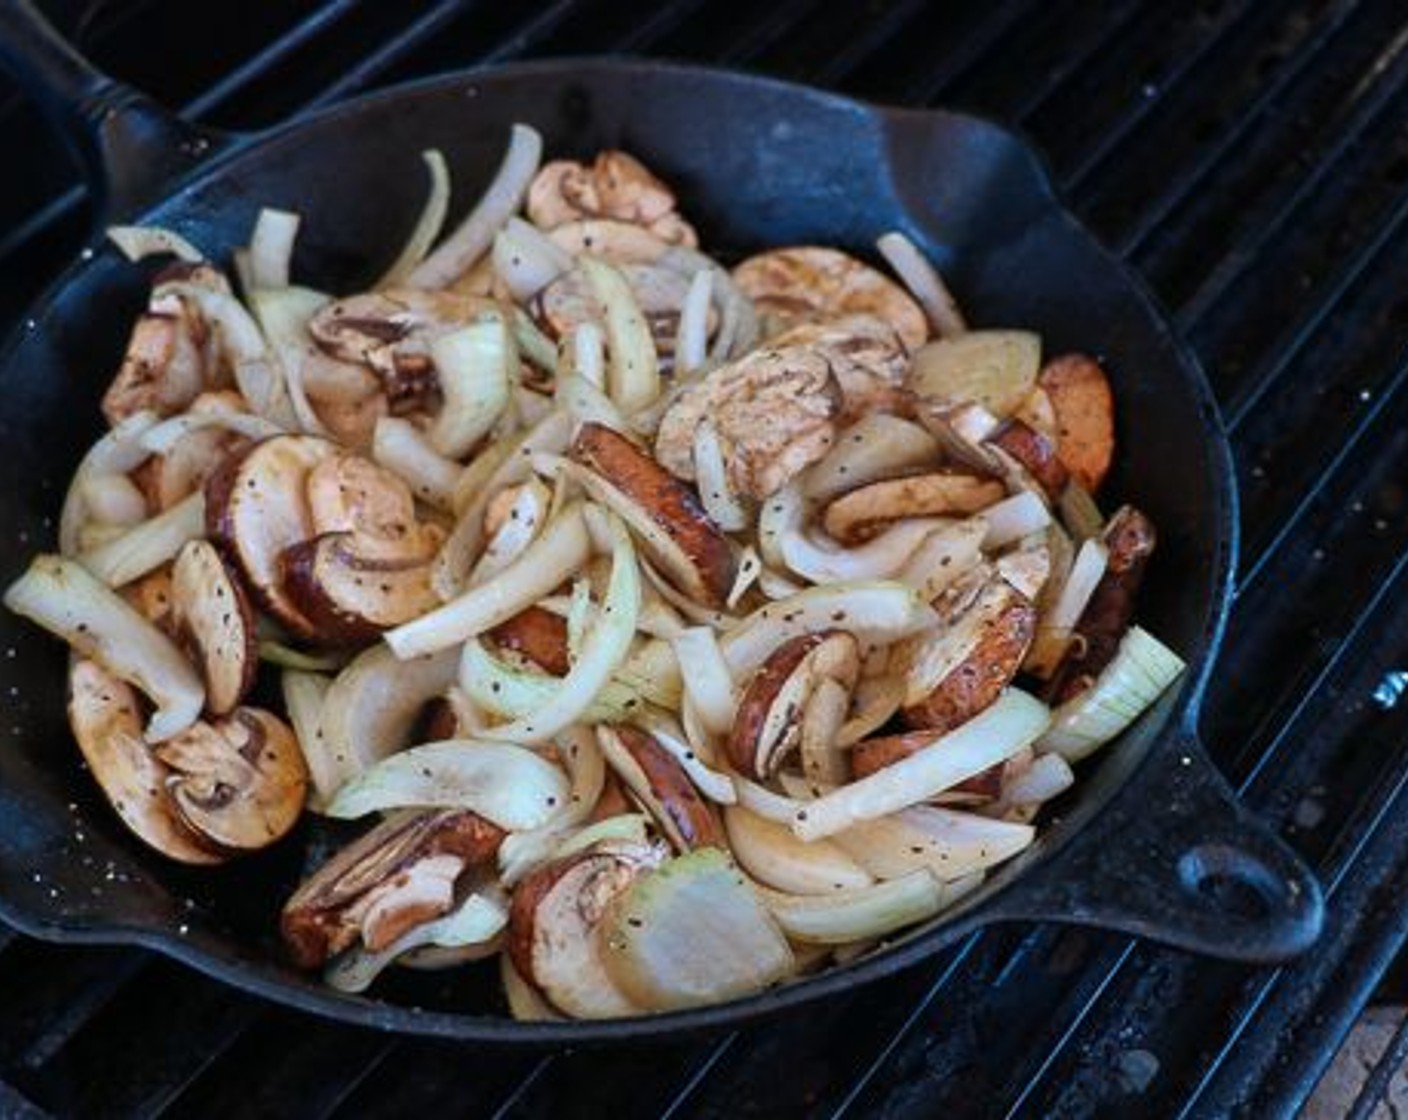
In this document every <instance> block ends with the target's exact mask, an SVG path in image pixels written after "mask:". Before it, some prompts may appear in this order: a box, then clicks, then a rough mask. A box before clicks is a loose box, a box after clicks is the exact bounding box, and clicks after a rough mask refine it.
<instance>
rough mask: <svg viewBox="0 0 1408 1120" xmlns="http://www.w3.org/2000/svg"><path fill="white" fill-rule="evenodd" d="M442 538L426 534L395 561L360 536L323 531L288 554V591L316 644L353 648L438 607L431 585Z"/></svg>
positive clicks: (283, 564)
mask: <svg viewBox="0 0 1408 1120" xmlns="http://www.w3.org/2000/svg"><path fill="white" fill-rule="evenodd" d="M426 528H427V529H428V528H431V527H429V526H427V527H426ZM439 539H440V538H439V536H438V532H436V533H428V534H426V535H425V536H424V537H422V538H421V539H418V540H417V541H415V542H414V546H415V547H414V550H413V551H411V552H410V553H409V554H406V555H402V556H399V557H397V556H394V555H391V554H389V553H388V552H387V551H385V550H384V549H373V550H371V551H370V552H369V551H368V550H367V548H366V538H365V537H364V536H362V535H360V534H357V533H324V534H323V535H322V536H320V537H314V538H313V539H312V540H310V541H304V542H302V543H301V544H296V545H292V546H291V547H289V548H287V549H285V550H284V553H283V556H282V559H281V571H282V578H283V583H284V589H285V591H286V593H287V594H288V596H289V597H290V598H291V599H292V600H293V602H294V603H295V604H297V606H298V610H299V613H300V614H301V615H302V616H303V617H304V618H306V619H307V620H308V621H309V623H310V624H311V625H312V629H313V634H314V636H315V638H316V640H317V641H318V642H320V643H322V644H325V645H341V644H353V645H354V644H356V643H358V642H362V641H366V640H369V639H371V638H375V637H376V636H377V635H378V634H380V633H381V632H382V631H383V630H389V629H391V627H393V626H399V625H401V623H403V622H409V621H411V619H413V618H419V617H420V616H421V615H423V614H425V613H426V612H427V611H430V610H433V609H434V608H435V607H438V606H439V605H440V597H439V596H438V595H436V593H435V589H434V588H433V587H432V586H431V582H430V576H431V566H432V563H433V561H434V559H435V547H434V546H435V544H436V543H437V542H438V541H439ZM427 545H429V547H428V548H427V547H426V546H427Z"/></svg>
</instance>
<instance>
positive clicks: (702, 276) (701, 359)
mask: <svg viewBox="0 0 1408 1120" xmlns="http://www.w3.org/2000/svg"><path fill="white" fill-rule="evenodd" d="M715 275H716V270H715V269H712V268H701V269H700V270H699V271H698V272H696V273H695V274H694V278H693V279H692V280H690V282H689V290H688V291H687V292H685V296H684V302H683V303H682V304H681V305H680V325H679V330H678V331H677V332H676V334H675V376H676V377H677V378H678V377H683V376H685V375H686V374H690V373H693V372H694V371H695V370H697V369H699V368H700V367H701V366H702V365H703V364H704V363H705V361H706V360H707V359H708V357H709V308H710V305H711V303H712V302H713V298H714V276H715Z"/></svg>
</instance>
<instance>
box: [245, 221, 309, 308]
mask: <svg viewBox="0 0 1408 1120" xmlns="http://www.w3.org/2000/svg"><path fill="white" fill-rule="evenodd" d="M301 221H302V219H301V218H300V217H299V216H298V215H297V214H295V213H293V212H291V211H289V210H276V209H274V208H272V207H269V206H266V207H264V208H263V209H261V210H260V211H259V217H258V218H256V219H255V221H254V232H253V233H252V234H250V237H249V280H250V286H251V287H252V288H254V289H255V290H260V289H268V288H287V287H288V285H289V265H290V262H291V261H292V260H293V243H294V241H295V240H296V239H297V238H298V226H299V223H300V222H301Z"/></svg>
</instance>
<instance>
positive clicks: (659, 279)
mask: <svg viewBox="0 0 1408 1120" xmlns="http://www.w3.org/2000/svg"><path fill="white" fill-rule="evenodd" d="M617 267H618V268H619V269H620V271H621V274H622V275H623V276H624V277H625V278H626V283H627V284H628V285H629V286H630V289H631V294H632V295H633V296H634V297H635V300H636V304H637V305H638V306H639V307H640V310H641V314H642V315H644V316H645V321H646V324H647V325H648V326H649V327H650V336H651V338H653V339H654V340H655V349H656V350H657V351H658V352H659V354H660V357H661V358H662V359H669V358H672V357H673V355H674V350H675V335H676V334H677V333H678V331H679V321H680V308H681V306H682V305H683V304H684V298H685V296H686V295H687V294H688V292H689V283H690V278H689V277H688V276H686V275H685V274H684V273H683V272H680V271H678V270H677V269H672V268H666V267H665V266H663V265H658V264H622V265H618V266H617ZM533 311H534V317H535V318H536V319H537V320H538V321H539V322H540V323H541V324H542V325H543V327H544V329H546V330H547V331H548V333H549V334H551V335H552V336H553V337H554V338H559V339H562V338H567V337H569V336H570V335H571V334H572V332H573V331H574V330H576V328H577V327H579V326H581V325H582V324H583V323H599V322H601V319H602V311H601V304H600V303H599V302H598V300H597V298H596V297H595V296H594V295H593V294H592V288H591V283H590V281H588V279H587V277H586V275H585V274H584V273H583V271H582V270H581V269H580V268H573V269H569V270H568V271H567V272H564V273H563V274H562V275H561V276H559V277H558V278H557V279H556V280H554V281H552V283H550V284H549V285H548V286H547V287H546V288H544V289H543V290H542V291H541V292H539V293H538V295H537V296H536V297H535V298H534V300H533ZM717 327H718V317H717V315H716V314H714V313H713V311H712V309H711V312H710V316H709V323H708V333H709V334H710V335H712V334H713V332H714V330H716V329H717Z"/></svg>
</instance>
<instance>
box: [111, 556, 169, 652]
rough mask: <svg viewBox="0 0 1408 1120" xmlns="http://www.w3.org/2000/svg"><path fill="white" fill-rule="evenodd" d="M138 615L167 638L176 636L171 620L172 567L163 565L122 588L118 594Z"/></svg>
mask: <svg viewBox="0 0 1408 1120" xmlns="http://www.w3.org/2000/svg"><path fill="white" fill-rule="evenodd" d="M117 593H118V594H119V595H121V596H122V597H123V598H124V599H126V600H127V602H129V603H130V604H131V605H132V606H133V607H134V608H136V611H137V613H138V614H140V615H141V616H142V617H143V618H145V619H146V620H147V621H148V622H150V623H151V624H152V625H153V626H155V627H156V628H157V629H158V630H160V631H161V632H162V633H163V634H165V635H167V637H172V636H174V627H173V625H172V620H171V565H169V564H163V565H162V566H161V567H160V568H157V569H156V571H153V572H148V573H147V574H146V575H144V576H143V577H142V578H141V579H138V580H133V581H132V582H131V583H129V584H126V585H124V586H123V587H120V588H119V589H118V592H117Z"/></svg>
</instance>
